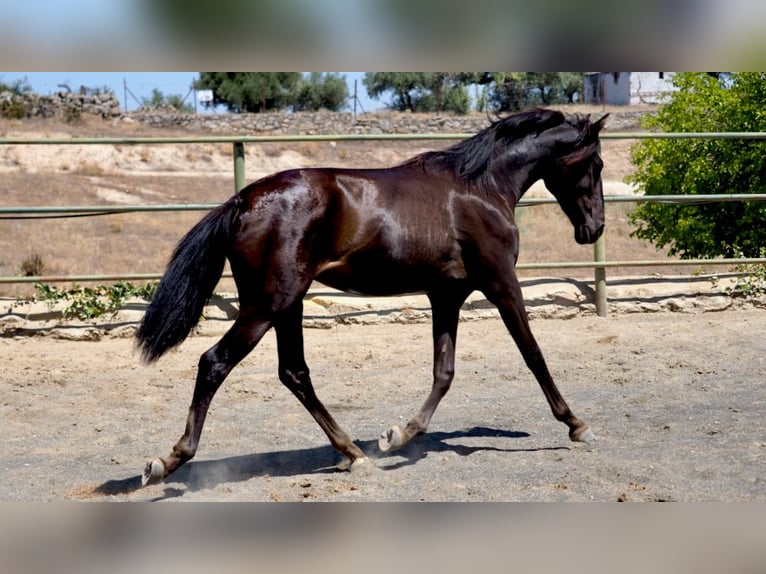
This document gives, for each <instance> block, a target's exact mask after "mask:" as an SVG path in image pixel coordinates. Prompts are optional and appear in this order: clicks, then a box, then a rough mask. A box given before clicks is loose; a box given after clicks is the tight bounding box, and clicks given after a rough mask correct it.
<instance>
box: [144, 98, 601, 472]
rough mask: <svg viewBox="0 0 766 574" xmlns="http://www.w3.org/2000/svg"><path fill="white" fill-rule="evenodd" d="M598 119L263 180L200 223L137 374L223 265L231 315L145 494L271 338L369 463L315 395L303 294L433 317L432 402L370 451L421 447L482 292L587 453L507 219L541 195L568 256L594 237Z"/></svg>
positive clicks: (299, 392)
mask: <svg viewBox="0 0 766 574" xmlns="http://www.w3.org/2000/svg"><path fill="white" fill-rule="evenodd" d="M605 119H606V116H604V117H602V118H601V119H599V120H598V121H596V122H591V120H590V118H589V117H588V116H582V115H579V114H573V115H568V114H564V113H561V112H558V111H550V110H534V111H529V112H523V113H519V114H515V115H510V116H507V117H505V118H503V119H500V120H498V121H495V122H494V123H492V124H491V125H490V126H489V127H487V128H486V129H484V130H482V131H481V132H479V133H478V134H476V135H475V136H473V137H471V138H469V139H466V140H463V141H461V142H460V143H458V144H456V145H454V146H452V147H449V148H447V149H445V150H442V151H432V152H427V153H423V154H421V155H418V156H416V157H414V158H412V159H410V160H408V161H406V162H404V163H403V164H401V165H397V166H395V167H391V168H387V169H338V168H311V169H296V170H290V171H284V172H281V173H277V174H274V175H271V176H268V177H265V178H263V179H260V180H258V181H256V182H254V183H252V184H250V185H248V186H247V187H245V188H244V189H243V190H242V191H240V192H239V193H238V194H237V195H235V196H234V197H232V198H231V199H229V200H228V201H226V202H225V203H224V204H222V205H221V206H219V207H217V208H215V209H213V210H212V211H211V212H210V213H208V214H207V215H206V216H205V217H204V218H203V219H202V220H201V221H200V222H199V223H198V224H197V225H196V226H195V227H194V228H193V229H192V230H191V231H189V233H188V234H187V235H186V236H185V237H184V238H183V239H182V240H181V242H180V243H179V244H178V246H177V247H176V249H175V251H174V253H173V256H172V258H171V260H170V263H169V264H168V268H167V270H166V272H165V275H164V277H163V278H162V281H161V282H160V285H159V287H158V290H157V293H156V295H155V297H154V299H153V300H152V303H151V305H150V306H149V308H148V309H147V311H146V315H145V316H144V318H143V321H142V322H141V325H140V327H139V329H138V331H137V333H136V337H137V340H138V344H139V346H140V348H141V350H142V354H143V357H144V359H145V360H146V361H154V360H156V359H158V358H159V357H160V356H161V355H162V354H163V353H165V352H166V351H167V350H168V349H170V348H172V347H174V346H175V345H178V344H179V343H181V342H182V341H183V340H184V339H185V338H186V336H187V335H188V334H189V332H190V331H191V330H192V329H193V328H194V326H195V325H196V324H197V321H198V320H199V318H200V315H201V314H202V310H203V307H204V305H205V303H206V302H207V300H208V299H209V298H210V296H211V294H212V293H213V289H214V288H215V286H216V284H217V282H218V280H219V278H220V276H221V274H222V272H223V267H224V262H225V260H226V259H228V260H229V262H230V265H231V269H232V272H233V275H234V280H235V282H236V284H237V290H238V292H239V302H240V309H239V315H238V318H237V320H236V321H235V322H234V324H233V326H232V327H231V329H229V331H228V332H227V333H226V334H225V335H224V336H223V337H222V338H221V340H220V341H218V343H217V344H216V345H215V346H213V347H212V348H211V349H210V350H209V351H207V352H206V353H204V354H203V355H202V357H201V358H200V361H199V368H198V371H197V380H196V385H195V388H194V396H193V400H192V403H191V407H190V409H189V415H188V419H187V422H186V431H185V432H184V434H183V436H182V437H181V439H180V440H179V441H178V443H176V445H175V446H174V447H173V451H172V452H171V453H170V455H168V456H167V457H164V458H158V459H155V460H154V461H151V462H149V463H148V464H147V466H146V469H145V471H144V477H143V480H144V484H147V483H156V482H159V481H161V480H163V479H164V478H165V477H167V476H168V475H169V474H170V473H172V472H174V471H175V470H176V469H178V467H179V466H181V465H182V464H184V463H185V462H186V461H188V460H189V459H191V458H192V457H193V456H194V454H195V452H196V451H197V445H198V443H199V438H200V433H201V432H202V426H203V424H204V421H205V417H206V415H207V411H208V407H209V406H210V402H211V400H212V399H213V395H214V394H215V392H216V390H217V389H218V387H219V386H220V385H221V383H222V382H223V380H224V379H225V378H226V376H227V375H228V374H229V372H230V371H231V370H232V368H234V366H235V365H236V364H237V363H239V361H241V360H242V359H243V358H244V357H245V356H246V355H247V354H248V353H249V352H250V351H252V350H253V348H254V347H255V346H256V345H257V344H258V342H259V341H260V340H261V337H263V335H264V333H266V331H268V330H269V328H271V327H274V329H275V330H276V335H277V345H278V354H279V378H280V380H281V381H282V383H284V384H285V386H286V387H287V388H288V389H290V391H292V392H293V393H294V394H295V396H296V397H297V398H298V400H299V401H300V402H301V403H302V404H303V406H304V407H305V408H306V409H307V410H308V411H309V412H310V413H311V415H312V416H313V417H314V418H315V419H316V421H317V422H318V423H319V425H320V426H321V427H322V430H324V432H325V433H326V434H327V436H328V437H329V439H330V442H331V443H332V445H333V446H334V447H335V448H336V449H337V450H338V451H340V452H341V453H342V454H343V455H345V456H346V457H347V458H348V460H347V461H346V462H347V463H348V465H349V466H350V467H351V468H354V467H356V466H358V465H360V464H362V463H365V462H368V459H367V457H366V456H365V454H364V453H363V452H362V450H361V449H360V448H359V447H358V446H357V445H355V444H354V443H353V442H352V441H351V439H350V438H349V437H348V435H347V434H346V433H345V432H344V431H343V429H341V428H340V426H339V425H338V424H337V423H336V422H335V420H334V419H333V417H332V416H331V415H330V413H329V412H328V411H327V409H326V408H325V407H324V405H323V404H322V403H321V402H320V400H319V399H318V398H317V396H316V394H315V393H314V388H313V386H312V383H311V379H310V377H309V368H308V366H307V365H306V361H305V359H304V350H303V334H302V314H303V297H304V296H305V295H306V292H307V291H308V289H309V286H310V285H311V283H312V282H313V281H319V282H321V283H324V284H325V285H329V286H331V287H335V288H337V289H342V290H344V291H349V292H355V293H365V294H368V295H394V294H400V293H414V292H423V293H426V294H427V295H428V298H429V300H430V303H431V307H432V312H433V341H434V366H433V387H432V389H431V392H430V394H429V395H428V398H427V399H426V401H425V403H424V404H423V406H422V407H421V409H420V411H419V412H418V413H417V414H416V415H415V417H414V418H412V419H411V420H410V421H409V422H408V423H407V425H406V426H405V427H404V428H401V427H399V426H394V427H392V428H391V429H389V430H387V431H385V432H384V433H383V434H382V435H381V437H380V439H379V446H380V448H381V449H382V450H384V451H387V450H390V449H394V448H398V447H401V446H403V445H404V444H406V443H407V442H409V441H410V440H412V439H413V438H414V437H416V436H417V435H420V434H423V433H425V432H426V429H427V428H428V423H429V421H430V420H431V416H432V415H433V413H434V411H435V409H436V407H437V405H438V404H439V401H440V400H441V398H442V397H443V396H444V395H445V393H446V392H447V391H448V390H449V387H450V384H451V382H452V378H453V375H454V361H455V340H456V335H457V326H458V315H459V312H460V307H461V305H462V304H463V302H464V301H465V299H466V298H467V297H468V295H469V294H470V293H471V292H472V291H474V290H479V291H481V292H482V293H483V294H484V295H485V296H486V298H487V300H489V301H490V302H492V303H493V304H494V305H495V306H497V308H498V310H499V311H500V316H501V317H502V319H503V321H504V323H505V325H506V327H507V328H508V330H509V331H510V333H511V335H512V336H513V339H514V341H515V342H516V345H518V347H519V349H520V351H521V353H522V355H523V357H524V360H525V361H526V364H527V365H528V367H529V368H530V369H531V370H532V372H533V373H534V375H535V377H536V378H537V381H538V382H539V383H540V386H541V387H542V390H543V393H544V394H545V397H546V399H547V400H548V403H549V404H550V407H551V410H552V411H553V415H554V416H555V417H556V419H558V420H559V421H561V422H563V423H565V424H566V425H567V426H568V427H569V436H570V438H571V439H572V440H574V441H586V442H587V441H590V440H591V439H593V438H594V436H593V433H592V432H591V431H590V429H589V428H588V425H587V424H586V423H585V422H584V421H582V420H581V419H579V418H577V417H576V416H575V415H574V414H573V413H572V411H571V410H570V409H569V406H568V405H567V404H566V402H565V401H564V399H563V398H562V396H561V395H560V394H559V391H558V389H557V388H556V385H555V384H554V382H553V380H552V378H551V375H550V373H549V372H548V368H547V366H546V363H545V360H544V358H543V355H542V353H541V351H540V349H539V347H538V345H537V342H536V341H535V339H534V337H533V335H532V333H531V331H530V328H529V323H528V321H527V316H526V311H525V309H524V301H523V298H522V293H521V289H520V287H519V281H518V279H517V277H516V271H515V264H516V259H517V256H518V252H519V233H518V229H517V227H516V225H515V223H514V209H515V207H516V204H517V203H518V201H519V199H520V198H521V196H522V195H523V194H524V192H525V191H526V190H527V189H528V188H529V187H530V186H531V185H532V184H533V183H534V182H535V181H537V180H540V179H542V180H543V181H544V182H545V185H546V187H547V188H548V190H550V192H551V193H552V194H553V195H554V196H555V197H556V199H557V200H558V203H559V204H560V206H561V207H562V209H563V210H564V212H565V213H566V215H567V216H568V218H569V219H570V221H571V222H572V225H573V226H574V237H575V240H576V241H577V242H578V243H581V244H585V243H593V242H594V241H596V239H598V237H599V236H600V235H601V233H602V231H603V229H604V203H603V192H602V186H601V168H602V165H603V163H602V161H601V157H600V156H599V131H600V130H601V129H602V127H603V125H604V121H605Z"/></svg>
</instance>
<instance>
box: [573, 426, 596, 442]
mask: <svg viewBox="0 0 766 574" xmlns="http://www.w3.org/2000/svg"><path fill="white" fill-rule="evenodd" d="M572 440H573V441H575V442H584V443H585V444H589V445H590V444H593V443H594V442H596V435H595V434H593V431H592V430H590V429H587V428H586V429H585V430H584V431H582V432H581V433H579V434H574V435H572Z"/></svg>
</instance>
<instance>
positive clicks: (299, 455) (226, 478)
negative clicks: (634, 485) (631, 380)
mask: <svg viewBox="0 0 766 574" xmlns="http://www.w3.org/2000/svg"><path fill="white" fill-rule="evenodd" d="M528 436H529V434H528V433H525V432H520V431H507V430H499V429H493V428H487V427H473V428H470V429H464V430H460V431H453V432H432V433H426V434H424V435H423V436H420V437H418V438H417V439H416V440H414V441H412V442H411V443H410V444H408V445H406V446H405V447H403V448H401V449H399V450H397V451H394V452H391V453H385V452H381V451H380V450H379V449H378V445H377V441H357V443H356V444H358V445H359V447H360V448H361V449H362V450H363V451H364V452H366V453H368V455H369V456H370V457H372V458H374V459H375V460H376V466H377V467H378V468H379V469H381V470H383V471H389V470H394V469H397V468H402V467H404V466H408V465H411V464H415V463H416V462H418V461H419V460H421V459H423V458H425V457H426V456H427V455H428V454H429V453H436V452H454V453H456V454H457V455H459V456H469V455H471V454H473V453H475V452H478V451H499V452H529V451H539V450H566V447H547V448H545V447H544V448H531V449H530V448H504V447H497V446H489V445H478V446H466V445H464V444H459V443H458V444H455V443H452V442H447V441H450V440H459V439H464V438H489V437H491V438H508V439H518V438H524V437H528ZM387 460H391V461H394V462H391V463H390V464H388V463H387V462H386V461H387ZM328 461H334V462H333V463H332V464H331V465H330V466H328V464H327V463H328ZM339 462H340V459H339V455H338V452H337V451H336V450H335V449H334V448H332V447H331V446H329V445H328V446H321V447H314V448H306V449H296V450H284V451H274V452H266V453H254V454H247V455H242V456H232V457H227V458H221V459H217V460H201V461H191V462H189V463H187V464H186V465H184V466H182V467H181V468H180V469H178V470H177V471H176V472H175V473H174V474H173V475H172V476H170V477H169V478H168V479H167V480H165V482H164V483H163V484H164V485H165V486H166V489H165V492H164V494H163V495H162V496H160V497H158V500H161V499H165V498H173V497H176V496H182V495H183V494H184V492H187V491H192V492H193V491H197V490H202V489H206V488H214V487H215V486H218V485H219V484H222V483H227V482H242V481H246V480H250V479H251V478H255V477H258V476H264V477H265V476H296V475H301V474H327V473H335V472H340V471H339V469H338V467H337V463H339ZM174 485H183V486H184V487H185V488H183V489H181V488H177V487H175V486H174ZM140 488H141V477H140V476H132V477H129V478H125V479H117V480H108V481H106V482H104V483H103V484H100V485H99V486H97V487H96V488H95V489H94V490H93V493H94V494H97V495H102V496H110V495H119V494H130V493H132V492H135V491H137V490H139V489H140Z"/></svg>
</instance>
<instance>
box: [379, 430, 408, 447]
mask: <svg viewBox="0 0 766 574" xmlns="http://www.w3.org/2000/svg"><path fill="white" fill-rule="evenodd" d="M406 442H407V441H406V439H405V435H404V431H403V430H402V428H401V427H400V426H399V425H394V426H392V427H391V428H390V429H388V430H387V431H385V432H383V433H381V435H380V438H379V439H378V448H379V449H380V450H381V451H383V452H388V451H390V450H396V449H397V448H401V447H403V446H404V445H405V444H406Z"/></svg>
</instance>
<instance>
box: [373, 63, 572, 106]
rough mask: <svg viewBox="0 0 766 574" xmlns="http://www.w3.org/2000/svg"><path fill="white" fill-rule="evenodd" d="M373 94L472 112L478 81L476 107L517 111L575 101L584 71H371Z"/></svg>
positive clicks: (410, 103)
mask: <svg viewBox="0 0 766 574" xmlns="http://www.w3.org/2000/svg"><path fill="white" fill-rule="evenodd" d="M364 85H365V87H366V88H367V93H368V94H369V95H370V97H372V98H375V99H377V98H379V97H380V96H382V95H383V94H386V93H390V94H391V96H392V100H391V108H393V109H395V110H400V111H403V110H411V111H414V112H443V111H449V112H454V113H457V114H464V113H467V112H468V110H469V109H470V97H469V96H468V86H471V85H473V86H475V87H476V90H477V93H476V108H477V109H478V110H480V111H484V110H485V109H486V108H487V107H490V108H492V109H494V110H495V111H501V112H502V111H516V110H521V109H523V108H528V107H530V106H539V105H550V104H563V103H572V102H573V101H575V97H576V95H577V94H582V92H583V74H582V73H581V72H368V73H367V74H365V77H364Z"/></svg>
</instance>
